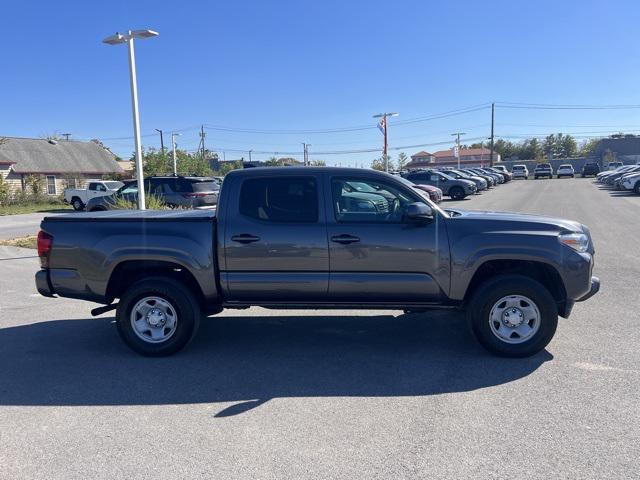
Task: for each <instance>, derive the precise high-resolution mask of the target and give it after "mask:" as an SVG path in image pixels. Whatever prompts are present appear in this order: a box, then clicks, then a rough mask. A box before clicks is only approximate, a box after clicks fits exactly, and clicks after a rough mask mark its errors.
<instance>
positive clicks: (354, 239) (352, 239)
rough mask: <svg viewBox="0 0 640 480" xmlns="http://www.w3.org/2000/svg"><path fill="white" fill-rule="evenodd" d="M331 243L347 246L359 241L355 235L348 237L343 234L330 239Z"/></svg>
mask: <svg viewBox="0 0 640 480" xmlns="http://www.w3.org/2000/svg"><path fill="white" fill-rule="evenodd" d="M331 241H332V242H335V243H341V244H343V245H348V244H350V243H356V242H359V241H360V239H359V238H358V237H356V236H355V235H348V234H346V233H343V234H342V235H334V236H333V237H331Z"/></svg>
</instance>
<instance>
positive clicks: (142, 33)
mask: <svg viewBox="0 0 640 480" xmlns="http://www.w3.org/2000/svg"><path fill="white" fill-rule="evenodd" d="M157 35H158V32H154V31H153V30H129V32H128V33H126V34H121V33H117V32H116V34H115V35H111V36H110V37H107V38H105V39H104V40H102V43H106V44H107V45H119V44H121V43H126V44H127V45H128V46H129V80H130V83H131V109H132V111H133V138H134V142H135V147H136V179H137V181H138V208H139V209H140V210H145V209H146V205H145V198H144V174H143V172H142V146H141V143H142V142H141V141H140V113H139V111H138V82H137V79H136V56H135V51H134V49H133V39H134V38H139V39H145V38H151V37H155V36H157Z"/></svg>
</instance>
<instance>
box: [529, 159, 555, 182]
mask: <svg viewBox="0 0 640 480" xmlns="http://www.w3.org/2000/svg"><path fill="white" fill-rule="evenodd" d="M540 177H547V178H553V168H551V164H550V163H539V164H538V165H536V168H535V169H534V170H533V178H534V180H537V179H538V178H540Z"/></svg>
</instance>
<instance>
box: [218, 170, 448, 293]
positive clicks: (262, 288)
mask: <svg viewBox="0 0 640 480" xmlns="http://www.w3.org/2000/svg"><path fill="white" fill-rule="evenodd" d="M312 172H313V173H310V174H308V175H305V174H304V170H296V172H295V174H294V173H293V172H292V173H290V174H282V175H276V174H273V173H268V174H267V173H265V175H264V176H259V175H251V176H248V175H247V176H244V175H238V176H236V177H235V178H234V179H233V181H234V182H235V183H233V184H230V185H228V186H227V188H229V190H230V191H231V192H232V193H231V195H230V197H228V198H227V199H226V200H227V201H226V202H225V205H226V208H227V209H228V210H227V211H226V212H224V213H222V212H221V217H223V218H224V219H225V220H224V221H223V222H221V223H219V228H222V229H223V238H224V250H223V252H224V258H223V259H221V262H220V263H221V270H222V272H221V278H222V282H223V288H225V289H226V296H227V298H228V299H229V300H230V301H238V302H246V303H252V302H254V303H296V302H310V303H344V304H358V303H367V304H375V303H393V302H395V303H402V302H406V303H411V302H426V303H428V302H437V301H438V300H439V299H440V298H441V296H442V294H443V291H444V292H447V291H448V288H449V268H450V267H449V253H448V252H449V245H448V240H447V234H446V225H445V223H444V219H443V218H442V216H441V215H440V214H439V213H438V212H434V218H433V219H431V220H427V221H419V222H418V221H410V220H408V219H407V218H406V216H405V211H406V208H407V206H408V205H409V204H411V203H415V202H423V203H429V202H428V201H427V200H426V199H425V198H424V197H423V196H422V195H421V194H420V193H419V192H417V191H415V190H414V189H412V188H411V187H410V186H408V185H405V184H404V183H402V181H400V180H393V179H388V180H387V179H381V177H380V176H379V175H371V176H368V175H367V174H363V175H362V176H361V175H360V174H358V175H357V176H356V175H354V176H342V175H332V174H331V173H330V172H327V171H326V170H325V171H323V172H322V173H317V172H318V171H315V172H314V171H313V170H312ZM338 172H339V171H338ZM252 173H253V172H252ZM256 173H257V172H256Z"/></svg>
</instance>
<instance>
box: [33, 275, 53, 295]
mask: <svg viewBox="0 0 640 480" xmlns="http://www.w3.org/2000/svg"><path fill="white" fill-rule="evenodd" d="M36 288H37V289H38V293H39V294H40V295H42V296H44V297H54V296H55V294H54V291H53V288H52V287H51V283H50V282H49V276H48V275H47V271H46V270H38V272H36Z"/></svg>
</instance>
